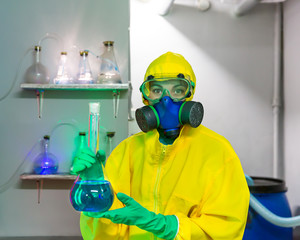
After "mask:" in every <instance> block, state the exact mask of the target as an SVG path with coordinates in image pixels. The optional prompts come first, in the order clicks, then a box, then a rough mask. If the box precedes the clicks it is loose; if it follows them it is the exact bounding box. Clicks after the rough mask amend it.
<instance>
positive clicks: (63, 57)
mask: <svg viewBox="0 0 300 240" xmlns="http://www.w3.org/2000/svg"><path fill="white" fill-rule="evenodd" d="M53 82H54V83H55V84H71V83H73V77H72V76H71V73H70V71H69V65H68V57H67V52H61V54H60V60H59V64H58V70H57V74H56V77H55V78H54V79H53Z"/></svg>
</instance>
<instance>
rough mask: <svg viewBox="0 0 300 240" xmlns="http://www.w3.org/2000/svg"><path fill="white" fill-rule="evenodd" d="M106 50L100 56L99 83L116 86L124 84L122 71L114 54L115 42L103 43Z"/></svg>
mask: <svg viewBox="0 0 300 240" xmlns="http://www.w3.org/2000/svg"><path fill="white" fill-rule="evenodd" d="M103 44H104V46H105V49H104V52H103V54H102V55H101V56H100V60H101V63H100V71H99V74H98V78H97V83H103V84H116V83H122V81H121V75H120V71H119V68H118V65H117V61H116V58H115V54H114V41H105V42H103Z"/></svg>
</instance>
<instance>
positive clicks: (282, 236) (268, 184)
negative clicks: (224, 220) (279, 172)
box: [243, 177, 293, 240]
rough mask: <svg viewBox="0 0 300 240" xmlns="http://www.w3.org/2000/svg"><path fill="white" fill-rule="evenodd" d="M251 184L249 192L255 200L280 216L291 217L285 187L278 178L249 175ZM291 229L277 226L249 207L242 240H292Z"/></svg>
mask: <svg viewBox="0 0 300 240" xmlns="http://www.w3.org/2000/svg"><path fill="white" fill-rule="evenodd" d="M251 178H252V179H253V181H254V185H253V186H249V189H250V192H251V193H252V194H253V196H254V197H256V198H257V200H258V201H259V202H260V203H261V204H263V205H264V206H265V207H266V208H267V209H269V210H270V211H271V212H273V213H274V214H276V215H278V216H280V217H291V210H290V206H289V203H288V200H287V198H286V194H285V193H286V191H287V188H286V186H285V182H284V181H283V180H280V179H274V178H263V177H251ZM292 239H293V229H292V228H283V227H278V226H276V225H274V224H272V223H270V222H268V221H267V220H265V219H264V218H262V217H261V216H260V215H259V214H258V213H257V212H256V211H254V210H253V209H252V208H251V207H249V211H248V219H247V224H246V229H245V233H244V237H243V240H292Z"/></svg>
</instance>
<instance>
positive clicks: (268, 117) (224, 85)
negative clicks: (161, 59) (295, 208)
mask: <svg viewBox="0 0 300 240" xmlns="http://www.w3.org/2000/svg"><path fill="white" fill-rule="evenodd" d="M159 2H160V1H154V0H153V1H146V2H145V1H137V0H132V1H131V9H132V10H131V28H130V29H131V35H130V36H131V48H130V49H131V76H132V77H131V79H132V81H133V86H134V92H133V106H134V108H138V107H140V106H142V101H141V95H140V93H139V91H138V87H139V85H140V84H141V82H142V80H143V77H144V74H145V71H146V68H147V67H148V65H149V64H150V62H151V61H152V60H154V59H155V58H157V57H158V56H160V55H161V54H163V53H165V52H167V51H173V52H177V53H181V54H182V55H183V56H184V57H185V58H186V59H187V60H188V61H189V62H190V64H191V65H192V67H193V69H194V71H195V74H196V77H197V87H196V93H195V97H194V100H196V101H201V102H202V103H203V105H204V109H205V115H204V120H203V124H204V125H205V126H207V127H209V128H211V129H212V130H214V131H216V132H218V133H219V134H221V135H223V136H225V137H226V138H227V139H228V140H229V141H230V142H231V144H232V145H233V147H234V149H235V150H236V152H237V154H238V156H239V157H240V160H241V162H242V165H243V168H244V171H245V173H247V174H249V175H254V176H272V137H273V132H272V125H273V120H272V93H273V47H274V32H273V31H274V13H275V6H274V5H273V4H259V5H258V6H257V7H256V8H255V9H253V10H252V11H251V12H249V14H247V15H245V16H243V17H240V18H235V17H232V16H231V15H230V11H229V10H230V8H231V7H232V6H229V5H224V6H222V5H218V6H216V4H215V5H212V8H211V9H210V10H208V11H207V12H200V11H199V10H197V9H196V8H195V7H194V3H195V2H194V1H192V0H191V1H175V4H174V6H173V8H172V9H171V12H170V13H169V15H167V16H165V17H162V16H159V15H158V14H157V10H158V6H159ZM217 2H219V1H212V3H217ZM135 129H136V128H134V127H132V128H131V129H130V131H132V132H134V131H135Z"/></svg>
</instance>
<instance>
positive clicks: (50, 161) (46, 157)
mask: <svg viewBox="0 0 300 240" xmlns="http://www.w3.org/2000/svg"><path fill="white" fill-rule="evenodd" d="M49 142H50V136H48V135H46V136H44V141H43V152H41V153H40V154H39V155H38V156H37V157H36V158H35V160H34V163H33V170H34V172H35V173H36V174H40V175H45V174H55V173H57V170H58V160H57V158H56V157H55V156H54V155H53V154H52V153H50V152H49Z"/></svg>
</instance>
